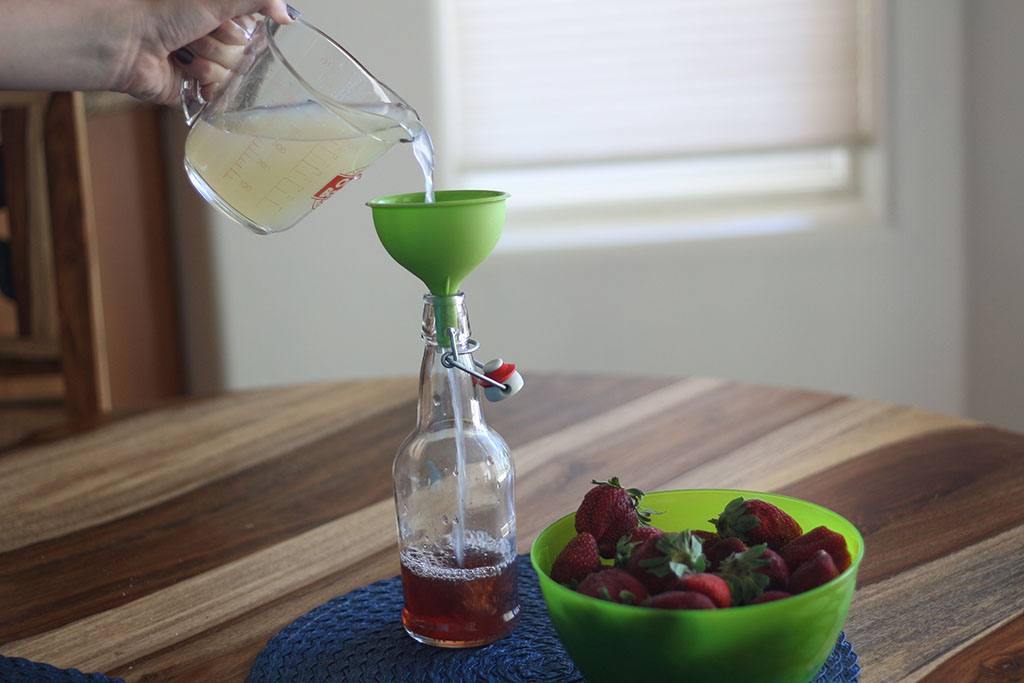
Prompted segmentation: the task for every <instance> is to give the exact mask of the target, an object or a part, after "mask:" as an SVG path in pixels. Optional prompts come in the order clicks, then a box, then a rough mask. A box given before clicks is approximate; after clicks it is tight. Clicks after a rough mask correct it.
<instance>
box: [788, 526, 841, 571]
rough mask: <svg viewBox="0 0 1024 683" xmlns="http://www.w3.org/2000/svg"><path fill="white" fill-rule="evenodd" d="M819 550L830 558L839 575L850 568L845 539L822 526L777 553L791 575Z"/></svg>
mask: <svg viewBox="0 0 1024 683" xmlns="http://www.w3.org/2000/svg"><path fill="white" fill-rule="evenodd" d="M819 550H824V551H825V552H827V553H828V554H829V555H831V556H832V562H833V563H835V565H836V569H838V570H839V573H840V574H842V573H843V572H845V571H846V570H847V568H848V567H849V566H850V562H851V560H850V551H849V549H848V548H847V547H846V538H844V537H843V535H842V534H840V533H837V532H835V531H832V530H831V529H829V528H827V527H824V526H819V527H815V528H813V529H811V530H810V531H808V532H807V533H806V534H803V535H802V536H799V537H797V538H794V539H793V540H792V541H790V542H789V543H787V544H786V545H785V547H783V548H782V550H780V551H779V555H781V556H782V559H784V560H785V561H786V564H787V565H788V566H789V573H790V574H793V573H794V572H795V571H796V570H797V569H798V568H799V567H800V565H801V564H803V563H804V562H806V561H807V560H809V559H810V558H811V557H813V556H814V555H815V554H816V553H817V551H819Z"/></svg>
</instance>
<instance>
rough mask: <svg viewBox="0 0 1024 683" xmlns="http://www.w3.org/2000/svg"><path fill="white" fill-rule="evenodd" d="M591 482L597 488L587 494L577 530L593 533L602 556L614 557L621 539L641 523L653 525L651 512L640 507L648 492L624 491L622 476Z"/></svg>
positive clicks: (579, 513) (577, 511)
mask: <svg viewBox="0 0 1024 683" xmlns="http://www.w3.org/2000/svg"><path fill="white" fill-rule="evenodd" d="M591 483H592V484H596V486H595V487H594V488H592V489H590V490H589V491H587V494H586V495H585V496H583V501H582V502H581V503H580V506H579V508H577V510H576V531H577V532H578V533H582V532H584V531H586V532H587V533H589V534H591V535H592V536H593V537H594V538H596V539H597V547H598V549H599V550H600V552H601V557H604V558H612V557H615V544H616V543H618V542H619V539H620V538H622V537H623V536H625V535H626V534H628V533H630V532H631V531H633V529H636V527H637V524H639V523H641V522H642V523H644V524H646V523H648V522H650V519H651V518H650V511H648V510H642V509H638V507H637V506H638V505H639V504H640V499H641V498H643V495H644V492H643V491H641V490H640V489H624V488H622V486H621V485H620V484H619V478H618V477H612V478H611V479H609V480H608V481H596V480H593V481H592V482H591Z"/></svg>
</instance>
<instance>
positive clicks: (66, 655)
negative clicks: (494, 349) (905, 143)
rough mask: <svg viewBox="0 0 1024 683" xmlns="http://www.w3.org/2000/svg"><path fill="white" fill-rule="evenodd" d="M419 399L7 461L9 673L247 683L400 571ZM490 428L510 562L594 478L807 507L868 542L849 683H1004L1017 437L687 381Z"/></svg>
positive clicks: (3, 587)
mask: <svg viewBox="0 0 1024 683" xmlns="http://www.w3.org/2000/svg"><path fill="white" fill-rule="evenodd" d="M415 396H416V386H415V380H414V379H412V378H409V379H388V380H381V381H366V382H347V383H331V384H319V385H308V386H299V387H289V388H278V389H272V390H263V391H255V392H243V393H237V394H230V395H225V396H219V397H211V398H204V399H195V400H189V401H186V402H183V403H178V404H175V405H171V406H168V407H163V408H160V409H156V410H153V411H150V412H143V413H139V414H136V415H133V416H127V417H122V418H118V419H112V420H109V421H107V422H105V423H102V424H99V425H96V426H94V427H91V428H89V429H85V430H83V431H78V432H75V433H70V434H66V435H63V436H62V437H60V438H56V439H50V440H42V441H38V442H37V443H35V444H34V445H24V446H21V447H19V448H15V449H13V450H7V451H6V452H3V453H0V643H2V645H0V654H4V655H7V656H18V657H25V658H28V659H31V660H35V661H41V662H47V663H49V664H53V665H56V666H60V667H74V668H78V669H80V670H82V671H101V672H105V673H107V674H108V675H111V676H116V677H123V678H124V679H126V680H127V681H138V680H147V681H155V680H160V681H164V680H175V681H242V680H243V679H244V677H245V675H246V673H247V672H248V670H249V668H250V667H251V665H252V663H253V661H254V659H255V657H256V655H257V654H258V653H259V651H260V650H261V649H262V648H263V647H264V645H265V644H266V642H267V640H268V639H269V638H270V637H271V636H273V635H274V634H275V633H276V632H277V631H279V630H280V629H281V628H282V627H284V626H286V625H287V624H289V623H290V622H291V621H293V620H294V619H295V618H297V617H298V616H300V615H302V614H305V613H306V612H308V611H310V610H311V609H313V608H314V607H316V606H318V605H320V604H322V603H324V602H326V601H328V600H329V599H331V598H332V597H334V596H337V595H340V594H343V593H346V592H348V591H350V590H352V589H354V588H357V587H359V586H363V585H366V584H368V583H371V582H372V581H375V580H377V579H381V578H386V577H390V576H394V575H396V574H397V573H398V554H397V550H396V544H395V521H394V505H393V499H392V493H391V473H390V469H391V462H392V459H393V457H394V453H395V450H396V448H397V447H398V444H399V443H400V441H401V440H402V439H403V438H404V437H405V435H406V434H407V433H408V431H409V430H410V429H411V427H412V423H413V420H414V418H415ZM485 411H486V414H487V419H488V422H489V423H490V424H491V425H492V426H493V427H494V428H495V429H497V430H498V431H499V432H500V433H501V434H502V435H503V436H504V437H505V439H506V440H507V441H508V443H509V445H510V446H511V447H512V449H513V454H514V457H515V462H516V468H517V482H516V492H517V510H518V525H519V535H518V540H519V549H520V552H526V551H528V549H529V547H530V544H531V542H532V541H533V539H534V537H535V536H536V535H537V534H538V533H539V532H540V531H541V529H543V528H544V526H545V525H547V524H548V523H550V522H551V521H553V520H554V519H556V518H558V517H560V516H562V515H564V514H566V513H569V512H571V511H573V510H574V509H575V507H576V505H577V504H578V502H579V500H580V498H581V496H582V495H583V493H585V492H586V490H587V489H588V488H589V482H590V480H591V479H595V478H596V479H606V478H608V477H609V476H614V475H618V476H620V477H623V478H624V481H626V483H628V485H630V486H638V487H640V488H643V489H644V490H649V491H650V490H662V489H673V488H691V487H713V488H747V489H754V490H765V491H776V492H780V493H785V494H789V495H792V496H797V497H800V498H805V499H808V500H811V501H814V502H817V503H820V504H823V505H825V506H827V507H830V508H832V509H834V510H836V511H838V512H840V513H841V514H843V515H845V516H846V517H848V518H849V519H850V520H852V521H853V522H854V523H855V524H856V525H857V527H858V528H859V529H860V530H861V532H862V533H863V535H864V538H865V542H866V546H867V554H866V557H865V559H864V562H863V565H862V568H861V572H860V576H859V580H858V586H857V592H856V594H855V597H854V601H853V605H852V607H851V609H850V616H849V620H848V622H847V624H846V632H847V636H848V639H849V641H850V642H851V644H852V645H853V647H854V650H855V651H856V652H857V654H858V655H859V656H860V664H861V666H862V668H863V672H862V677H861V680H862V681H865V682H868V683H870V682H872V681H878V682H884V683H890V682H892V681H898V680H928V681H944V682H946V681H973V680H982V679H984V680H992V681H995V680H1007V681H1009V680H1020V678H1019V676H1020V672H1021V671H1022V670H1024V647H1022V646H1021V643H1024V590H1022V589H1021V588H1020V586H1021V585H1022V583H1024V563H1022V562H1021V560H1020V548H1022V547H1024V521H1022V520H1024V436H1021V435H1018V434H1014V433H1010V432H1006V431H1001V430H998V429H995V428H992V427H989V426H986V425H984V424H980V423H977V422H971V421H967V420H963V419H959V418H954V417H948V416H943V415H936V414H932V413H927V412H923V411H920V410H916V409H913V408H908V407H900V406H893V405H887V404H882V403H877V402H873V401H867V400H860V399H855V398H848V397H840V396H835V395H829V394H824V393H817V392H812V391H802V390H792V389H783V388H773V387H764V386H753V385H745V384H738V383H734V382H728V381H720V380H715V379H701V378H692V379H659V378H640V377H614V376H607V377H583V376H562V375H547V376H530V377H527V385H526V388H525V389H524V390H523V391H522V392H521V393H520V394H519V395H518V396H516V397H515V398H513V399H511V400H508V401H504V402H502V403H498V404H489V405H487V407H486V408H485ZM395 618H396V620H397V619H398V618H399V615H397V614H396V615H395ZM1015 676H1016V677H1015Z"/></svg>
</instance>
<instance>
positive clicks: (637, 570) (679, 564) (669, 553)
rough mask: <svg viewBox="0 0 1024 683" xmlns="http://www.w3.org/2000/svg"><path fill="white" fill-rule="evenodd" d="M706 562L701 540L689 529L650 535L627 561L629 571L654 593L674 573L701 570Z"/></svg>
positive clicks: (690, 572)
mask: <svg viewBox="0 0 1024 683" xmlns="http://www.w3.org/2000/svg"><path fill="white" fill-rule="evenodd" d="M706 566H707V561H706V560H705V559H704V555H703V554H702V553H701V549H700V540H699V539H697V538H696V537H694V536H693V535H692V534H691V533H690V532H689V531H681V532H679V533H675V532H666V533H663V534H660V535H658V536H654V537H653V538H649V539H647V540H646V541H644V542H643V543H641V544H640V545H639V546H637V547H636V548H635V549H634V550H633V552H631V553H630V554H629V559H628V560H627V561H626V571H628V572H629V573H630V574H632V575H633V576H635V577H636V578H638V579H640V581H642V582H643V584H644V586H646V587H647V590H648V591H649V592H651V593H658V592H661V591H662V590H664V589H665V586H666V585H668V583H669V582H670V581H671V580H672V579H673V578H674V577H677V576H682V575H683V574H693V573H699V572H702V571H704V569H705V567H706Z"/></svg>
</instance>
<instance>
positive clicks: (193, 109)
mask: <svg viewBox="0 0 1024 683" xmlns="http://www.w3.org/2000/svg"><path fill="white" fill-rule="evenodd" d="M206 104H207V103H206V100H204V99H203V94H202V93H201V92H200V91H199V81H198V80H196V79H195V78H192V77H191V76H187V75H186V76H182V77H181V109H182V111H184V112H185V123H186V124H188V125H189V126H191V125H192V124H193V123H195V122H196V119H198V118H199V115H200V114H202V113H203V109H205V108H206Z"/></svg>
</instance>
